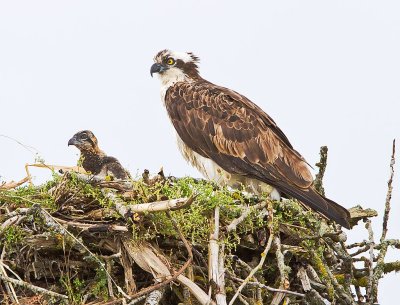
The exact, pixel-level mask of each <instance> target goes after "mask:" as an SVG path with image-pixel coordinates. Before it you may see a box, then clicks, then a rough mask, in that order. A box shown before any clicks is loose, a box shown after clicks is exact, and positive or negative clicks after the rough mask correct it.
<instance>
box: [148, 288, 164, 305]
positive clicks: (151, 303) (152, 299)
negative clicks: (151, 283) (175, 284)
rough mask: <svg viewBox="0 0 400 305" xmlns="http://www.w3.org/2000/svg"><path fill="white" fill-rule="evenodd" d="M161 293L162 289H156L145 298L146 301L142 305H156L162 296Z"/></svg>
mask: <svg viewBox="0 0 400 305" xmlns="http://www.w3.org/2000/svg"><path fill="white" fill-rule="evenodd" d="M163 292H164V290H163V289H158V290H154V291H152V292H150V293H149V295H148V296H147V298H146V301H145V302H144V305H157V304H158V303H159V302H160V300H161V298H162V296H163Z"/></svg>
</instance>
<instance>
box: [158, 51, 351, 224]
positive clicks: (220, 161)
mask: <svg viewBox="0 0 400 305" xmlns="http://www.w3.org/2000/svg"><path fill="white" fill-rule="evenodd" d="M154 62H155V63H154V64H153V65H152V66H151V69H150V74H151V75H153V74H154V73H157V74H158V75H159V77H160V80H161V99H162V101H163V102H164V104H165V107H166V109H167V112H168V115H169V117H170V119H171V122H172V124H173V125H174V127H175V130H176V132H177V139H178V146H179V148H180V150H181V152H182V154H183V156H184V157H185V159H186V160H188V161H189V162H190V163H191V164H192V165H193V166H195V167H196V168H197V169H198V170H199V171H200V172H201V173H202V174H203V175H204V176H205V177H206V178H208V179H210V180H213V181H215V182H217V183H218V184H221V185H229V186H232V187H240V186H241V185H243V186H245V187H246V188H247V189H248V190H250V191H253V192H255V193H258V194H259V193H262V192H263V193H265V192H268V193H270V197H271V198H273V199H279V198H280V193H283V194H287V195H289V196H292V197H294V198H297V199H298V200H300V201H301V202H303V203H304V204H306V205H308V206H309V207H311V208H312V209H313V210H315V211H318V212H320V213H322V214H323V215H325V216H326V217H327V218H329V219H331V220H334V221H336V222H337V223H339V224H341V225H343V226H344V227H346V228H350V225H349V222H348V221H349V212H348V211H347V210H346V209H345V208H344V207H342V206H340V205H339V204H337V203H335V202H334V201H332V200H330V199H328V198H325V197H324V196H321V195H320V194H318V193H317V192H316V191H315V189H314V188H313V177H312V175H311V172H310V170H309V167H308V164H307V162H306V161H305V160H304V158H303V157H302V156H301V155H300V154H299V153H298V152H297V151H296V150H295V149H294V148H293V147H292V145H291V144H290V142H289V140H288V138H287V137H286V136H285V134H284V133H283V132H282V130H281V129H280V128H279V127H278V126H277V125H276V123H275V122H274V121H273V120H272V118H271V117H269V115H268V114H266V113H265V112H264V111H263V110H262V109H261V108H260V107H258V106H257V105H256V104H254V103H253V102H251V101H250V100H249V99H247V98H246V97H245V96H243V95H241V94H239V93H237V92H235V91H233V90H230V89H228V88H224V87H220V86H217V85H214V84H213V83H210V82H209V81H207V80H205V79H203V78H202V77H201V76H200V75H199V72H198V62H199V58H198V57H196V56H195V55H193V54H192V53H181V52H173V51H170V50H163V51H160V52H159V53H158V54H157V55H156V56H155V58H154Z"/></svg>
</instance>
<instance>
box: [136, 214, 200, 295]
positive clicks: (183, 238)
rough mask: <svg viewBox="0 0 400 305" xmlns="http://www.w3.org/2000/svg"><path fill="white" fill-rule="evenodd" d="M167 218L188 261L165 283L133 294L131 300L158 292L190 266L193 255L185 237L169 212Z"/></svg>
mask: <svg viewBox="0 0 400 305" xmlns="http://www.w3.org/2000/svg"><path fill="white" fill-rule="evenodd" d="M166 213H167V215H168V217H169V218H170V220H171V221H172V224H173V226H174V228H175V230H176V231H177V232H178V233H179V237H180V238H181V240H182V241H183V243H184V244H185V247H186V250H187V251H188V256H189V257H188V260H187V261H186V263H185V264H184V265H183V266H182V267H181V268H180V269H179V270H178V271H177V272H176V273H175V274H173V275H172V276H171V277H170V278H169V279H166V280H165V281H163V282H161V283H158V284H155V285H153V286H150V287H147V288H145V289H142V290H140V291H139V292H137V293H135V294H133V295H132V296H131V298H132V299H136V298H138V297H140V296H142V295H146V294H148V293H150V292H152V291H154V290H159V289H161V288H162V287H164V286H166V285H167V284H169V283H171V282H172V281H174V280H176V279H177V278H178V276H179V275H181V274H182V273H183V271H185V270H186V268H187V267H188V266H189V265H190V264H191V262H192V260H193V253H192V249H191V247H190V246H189V243H188V242H187V240H186V238H185V236H184V235H183V234H182V231H181V230H180V229H179V227H178V224H177V223H176V221H175V219H174V218H172V216H171V214H170V213H169V211H167V212H166Z"/></svg>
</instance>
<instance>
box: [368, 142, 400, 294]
mask: <svg viewBox="0 0 400 305" xmlns="http://www.w3.org/2000/svg"><path fill="white" fill-rule="evenodd" d="M395 152H396V141H395V140H393V145H392V156H391V160H390V178H389V181H388V191H387V195H386V201H385V213H384V216H383V228H382V235H381V240H380V241H381V249H380V251H379V254H378V258H377V263H376V266H375V268H374V274H373V279H372V287H371V300H370V301H371V302H376V301H377V299H378V284H379V280H380V278H381V277H382V275H383V273H384V270H383V269H384V265H385V257H386V253H387V249H388V245H389V244H388V243H385V238H386V233H387V224H388V220H389V212H390V200H391V198H392V189H393V187H392V182H393V177H394V164H395Z"/></svg>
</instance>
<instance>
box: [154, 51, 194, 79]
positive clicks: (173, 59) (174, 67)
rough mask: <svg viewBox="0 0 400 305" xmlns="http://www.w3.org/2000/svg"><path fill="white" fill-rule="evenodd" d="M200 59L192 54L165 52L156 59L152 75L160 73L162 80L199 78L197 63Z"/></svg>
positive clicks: (159, 53)
mask: <svg viewBox="0 0 400 305" xmlns="http://www.w3.org/2000/svg"><path fill="white" fill-rule="evenodd" d="M198 62H199V58H198V57H197V56H195V55H194V54H193V53H190V52H174V51H170V50H163V51H160V52H158V54H157V55H156V56H155V57H154V64H153V65H152V66H151V68H150V75H151V76H153V74H154V73H158V74H159V76H160V78H161V80H169V79H171V80H172V79H174V80H176V81H182V80H185V79H187V78H193V79H196V78H199V77H200V76H199V71H198V66H197V63H198Z"/></svg>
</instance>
